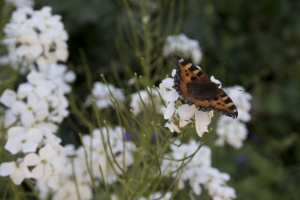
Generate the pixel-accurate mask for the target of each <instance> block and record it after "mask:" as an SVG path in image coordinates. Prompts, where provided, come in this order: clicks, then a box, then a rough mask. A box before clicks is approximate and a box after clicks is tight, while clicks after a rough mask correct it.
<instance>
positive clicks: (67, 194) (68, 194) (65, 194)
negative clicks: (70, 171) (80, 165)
mask: <svg viewBox="0 0 300 200" xmlns="http://www.w3.org/2000/svg"><path fill="white" fill-rule="evenodd" d="M77 187H78V192H79V196H78V195H77V193H76V184H75V182H73V181H69V180H68V181H65V182H63V183H62V185H60V187H59V188H58V190H57V191H55V193H54V195H53V197H52V199H53V200H73V199H78V198H80V199H85V200H88V199H92V198H93V196H92V195H93V193H92V188H91V186H90V185H88V184H86V183H80V182H79V183H78V185H77Z"/></svg>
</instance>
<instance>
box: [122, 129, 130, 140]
mask: <svg viewBox="0 0 300 200" xmlns="http://www.w3.org/2000/svg"><path fill="white" fill-rule="evenodd" d="M124 139H125V140H126V141H131V135H130V133H129V132H128V131H126V132H125V134H124Z"/></svg>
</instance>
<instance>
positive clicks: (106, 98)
mask: <svg viewBox="0 0 300 200" xmlns="http://www.w3.org/2000/svg"><path fill="white" fill-rule="evenodd" d="M92 97H94V98H95V99H96V104H97V107H98V108H99V109H103V108H107V107H109V106H112V105H113V104H112V102H111V100H113V99H116V100H117V101H119V102H124V101H125V96H124V92H123V90H122V89H119V88H116V87H115V86H113V85H111V84H109V83H108V84H104V83H101V82H95V83H94V85H93V89H92V96H89V97H88V98H87V100H86V102H85V104H86V106H90V105H92Z"/></svg>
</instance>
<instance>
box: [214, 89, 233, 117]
mask: <svg viewBox="0 0 300 200" xmlns="http://www.w3.org/2000/svg"><path fill="white" fill-rule="evenodd" d="M210 107H212V108H213V109H214V110H216V111H218V112H220V113H222V114H223V115H227V116H229V117H233V118H236V117H237V114H238V113H237V108H236V107H235V105H234V103H233V102H232V100H231V98H230V97H229V96H228V95H227V94H226V93H225V92H224V91H223V90H222V89H219V90H218V93H217V95H216V96H215V97H214V98H212V99H211V100H210Z"/></svg>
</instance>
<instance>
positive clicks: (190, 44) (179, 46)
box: [163, 34, 202, 64]
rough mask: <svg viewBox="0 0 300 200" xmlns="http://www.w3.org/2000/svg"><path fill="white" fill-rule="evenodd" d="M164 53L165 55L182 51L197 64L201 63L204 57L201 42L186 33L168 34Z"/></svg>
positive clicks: (183, 54)
mask: <svg viewBox="0 0 300 200" xmlns="http://www.w3.org/2000/svg"><path fill="white" fill-rule="evenodd" d="M163 53H164V56H165V57H167V56H169V55H172V54H178V53H180V54H182V56H184V57H186V58H191V59H192V61H193V63H195V64H199V63H200V61H201V58H202V53H201V50H200V46H199V42H198V41H197V40H192V39H189V38H188V37H186V36H185V35H184V34H180V35H174V36H168V37H167V39H166V43H165V45H164V48H163Z"/></svg>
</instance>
